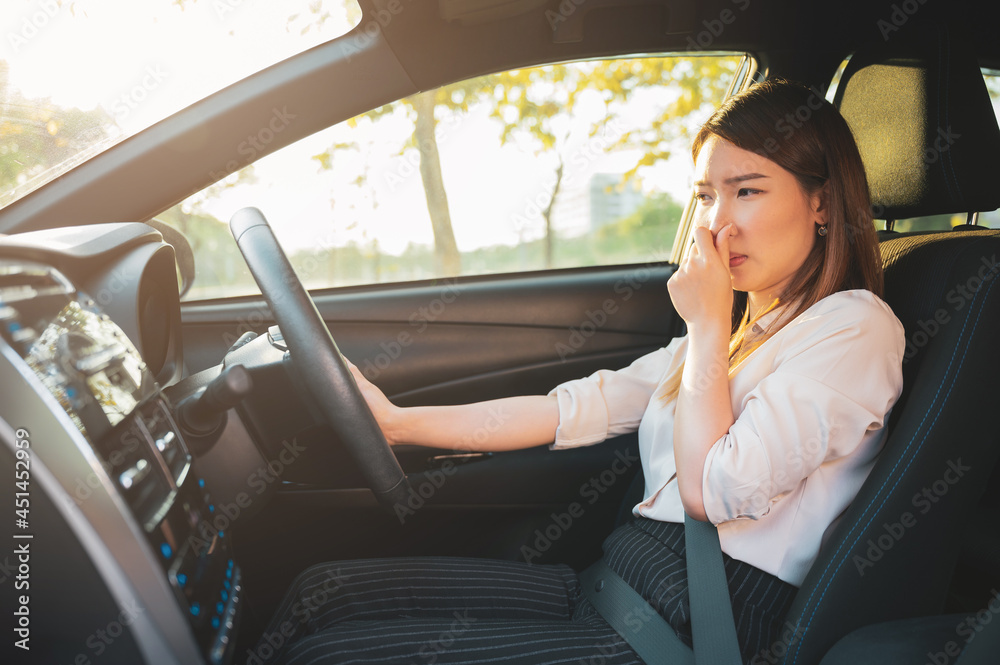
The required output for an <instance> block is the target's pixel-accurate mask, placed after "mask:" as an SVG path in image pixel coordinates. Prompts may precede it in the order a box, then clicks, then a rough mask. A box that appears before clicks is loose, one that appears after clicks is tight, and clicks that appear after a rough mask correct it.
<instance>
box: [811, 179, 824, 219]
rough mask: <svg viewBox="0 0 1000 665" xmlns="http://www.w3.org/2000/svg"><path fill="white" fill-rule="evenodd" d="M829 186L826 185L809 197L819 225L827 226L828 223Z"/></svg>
mask: <svg viewBox="0 0 1000 665" xmlns="http://www.w3.org/2000/svg"><path fill="white" fill-rule="evenodd" d="M828 185H829V183H827V184H824V185H823V186H822V187H820V188H819V189H818V190H816V192H815V193H814V194H812V195H810V197H809V207H810V208H811V209H812V211H813V214H814V215H815V219H816V224H817V225H822V224H826V222H827V219H826V212H827V208H828V205H827V202H828V200H829V196H828V194H827V187H828Z"/></svg>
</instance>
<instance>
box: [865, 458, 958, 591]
mask: <svg viewBox="0 0 1000 665" xmlns="http://www.w3.org/2000/svg"><path fill="white" fill-rule="evenodd" d="M971 470H972V467H970V466H966V465H965V464H963V463H962V459H961V458H958V459H955V460H948V463H947V465H946V468H945V470H944V472H943V473H942V475H941V477H940V478H939V479H937V480H935V481H934V482H933V483H931V485H930V487H924V488H922V489H921V490H920V491H919V492H917V493H916V494H914V495H913V497H912V498H911V500H910V503H911V504H912V505H913V507H914V508H915V509H916V510H917V512H918V513H919V515H926V514H927V513H929V512H930V511H931V510H932V509H933V508H934V506H935V505H936V504H937V503H938V502H940V501H941V499H942V498H943V497H944V496H946V495H947V494H948V492H950V491H951V488H952V487H954V486H955V485H957V484H958V483H959V482H960V481H961V480H962V478H964V477H965V474H966V473H967V472H969V471H971ZM917 523H918V515H917V514H914V513H912V512H910V511H906V512H904V513H902V514H901V515H900V516H899V519H898V520H896V521H889V522H883V523H882V533H880V534H879V535H877V536H876V537H874V538H869V539H868V542H867V548H866V549H865V552H864V556H861V555H860V554H855V555H854V556H853V557H851V560H852V561H853V562H854V566H855V568H857V570H858V575H860V576H861V577H864V576H865V573H866V572H867V571H868V569H869V568H872V567H874V566H875V564H876V563H878V562H879V561H881V560H882V558H883V557H884V556H885V555H886V553H887V552H889V551H890V550H891V549H892V548H893V547H895V546H896V544H897V543H899V542H900V541H902V540H903V538H905V537H906V534H907V532H909V531H910V529H912V528H913V527H915V526H917Z"/></svg>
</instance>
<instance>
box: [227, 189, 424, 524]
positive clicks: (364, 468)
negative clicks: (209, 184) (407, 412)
mask: <svg viewBox="0 0 1000 665" xmlns="http://www.w3.org/2000/svg"><path fill="white" fill-rule="evenodd" d="M229 228H230V231H232V234H233V237H234V238H235V239H236V245H237V246H238V247H239V249H240V252H242V254H243V258H244V260H245V261H246V263H247V267H248V268H249V269H250V274H251V275H253V278H254V280H255V281H256V282H257V285H258V286H259V287H260V290H261V293H262V294H263V295H264V300H265V301H266V302H267V304H268V306H270V308H271V312H272V314H273V315H274V319H275V321H276V322H277V323H278V326H279V327H280V328H281V333H282V335H283V336H284V338H285V343H286V344H287V345H288V350H289V352H290V353H291V366H292V371H294V372H295V373H296V374H297V375H298V376H299V378H300V379H301V380H302V382H303V383H304V384H305V386H306V387H307V388H308V389H309V391H310V393H311V394H312V396H313V399H314V400H315V401H316V403H317V405H318V406H319V409H320V411H321V412H322V413H323V417H324V419H325V420H326V422H327V424H328V425H329V426H330V427H331V429H333V431H334V432H335V433H336V434H337V436H338V438H339V439H340V440H341V441H342V442H343V443H344V445H345V446H347V448H348V451H349V452H350V454H351V456H352V457H353V458H354V460H355V462H357V464H358V466H359V467H360V469H361V473H362V475H364V477H365V482H366V483H367V484H368V487H369V489H371V491H372V492H373V493H374V494H375V497H376V499H378V502H379V503H380V504H381V505H382V506H384V507H387V508H389V509H392V508H393V507H394V506H396V505H404V504H405V502H406V499H407V498H408V497H409V492H410V485H409V482H408V481H407V478H406V474H404V473H403V470H402V468H401V467H400V466H399V461H398V460H397V459H396V456H395V455H394V454H393V452H392V449H391V448H390V447H389V443H388V442H387V441H386V439H385V436H384V435H383V434H382V430H381V428H380V427H379V425H378V422H377V421H376V420H375V416H374V415H372V412H371V409H370V408H368V403H367V402H366V401H365V399H364V397H363V396H362V395H361V391H360V390H359V389H358V384H357V382H356V381H355V380H354V376H353V375H352V374H351V370H350V368H349V367H348V366H347V362H346V361H345V360H344V356H343V355H341V353H340V349H338V348H337V343H336V342H335V341H334V339H333V336H332V335H331V334H330V330H329V328H327V326H326V323H325V322H324V321H323V317H322V316H320V313H319V310H317V309H316V305H315V303H313V300H312V298H311V297H310V296H309V292H308V291H306V289H305V287H304V286H303V285H302V282H301V281H300V280H299V278H298V276H297V275H296V274H295V271H294V270H293V269H292V264H291V262H289V260H288V257H287V256H286V255H285V252H284V251H283V250H282V249H281V245H280V244H278V239H277V238H275V236H274V232H273V231H272V230H271V226H270V225H269V224H268V223H267V220H266V219H265V218H264V214H263V213H262V212H261V211H260V210H258V209H257V208H243V209H242V210H238V211H237V212H236V213H235V214H234V215H233V217H232V219H231V220H230V221H229ZM306 349H308V350H309V351H310V356H309V362H302V361H301V360H300V361H299V362H295V355H296V352H298V353H300V354H302V355H301V356H300V358H305V355H304V352H305V350H306Z"/></svg>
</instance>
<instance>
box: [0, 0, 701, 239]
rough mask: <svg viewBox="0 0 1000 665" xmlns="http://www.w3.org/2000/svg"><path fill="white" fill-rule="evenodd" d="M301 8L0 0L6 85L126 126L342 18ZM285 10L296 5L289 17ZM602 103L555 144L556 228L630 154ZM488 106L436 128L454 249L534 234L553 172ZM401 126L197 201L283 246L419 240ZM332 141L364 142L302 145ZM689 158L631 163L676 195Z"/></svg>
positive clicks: (423, 221) (640, 113)
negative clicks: (255, 212) (619, 148)
mask: <svg viewBox="0 0 1000 665" xmlns="http://www.w3.org/2000/svg"><path fill="white" fill-rule="evenodd" d="M308 5H309V0H285V1H283V2H267V1H265V0H194V1H193V0H186V1H185V4H184V7H183V8H181V7H179V6H178V5H177V3H176V0H142V1H141V2H137V1H136V0H75V1H74V0H62V2H61V3H60V2H58V0H7V2H6V3H5V12H4V16H3V17H2V18H0V35H2V36H3V38H2V42H0V58H2V59H4V60H6V61H7V62H8V63H9V64H10V79H11V83H12V85H13V86H15V87H17V88H19V89H20V90H21V92H22V93H23V94H24V95H25V96H28V97H49V98H51V99H52V101H53V102H55V103H56V104H58V105H61V106H72V107H77V108H80V109H83V110H89V109H93V108H96V107H101V108H103V109H104V110H105V111H106V112H107V113H108V114H109V115H110V116H111V117H113V118H114V119H115V121H116V123H117V124H118V125H119V127H120V128H121V130H122V132H123V135H129V134H131V133H134V132H135V131H138V130H139V129H142V128H144V127H146V126H148V125H149V124H152V123H153V122H155V121H157V120H159V119H161V118H163V117H166V116H167V115H169V114H171V113H173V112H175V111H177V110H180V109H182V108H184V107H185V106H187V105H189V104H191V103H193V102H195V101H197V100H198V99H201V98H202V97H204V96H206V95H208V94H211V93H212V92H214V91H216V90H218V89H220V88H222V87H224V86H226V85H228V84H231V83H233V82H235V81H237V80H239V79H241V78H243V77H245V76H248V75H250V74H252V73H253V72H255V71H258V70H260V69H262V68H264V67H266V66H268V65H270V64H273V63H275V62H278V61H280V60H282V59H284V58H287V57H289V56H291V55H293V54H295V53H298V52H301V51H303V50H306V49H308V48H310V47H312V46H315V45H317V44H319V43H322V42H325V41H327V40H329V39H332V38H333V37H335V36H337V35H339V34H342V33H343V32H345V31H347V30H348V29H349V28H350V27H351V25H352V24H351V23H350V22H349V20H348V17H347V16H346V13H345V11H344V10H343V0H323V5H322V8H323V10H324V11H329V13H330V15H331V18H330V19H329V20H328V21H326V22H324V23H323V24H322V25H321V26H319V27H316V26H315V21H314V20H313V19H314V15H312V14H310V13H309V11H308ZM293 15H297V18H295V19H293V20H291V21H290V20H289V17H290V16H293ZM655 101H657V100H655V99H650V100H649V103H648V104H645V103H640V104H637V105H635V106H634V108H632V109H631V110H630V111H629V112H628V113H626V114H625V116H624V118H623V121H622V122H623V123H624V124H625V126H624V127H622V126H621V125H619V126H618V127H617V128H612V133H614V132H617V131H627V130H628V129H630V128H632V127H634V126H638V125H640V124H641V123H642V122H643V118H644V117H648V116H649V114H650V113H651V108H652V107H651V104H652V103H653V102H655ZM659 101H661V102H662V99H660V100H659ZM602 108H603V106H602V105H600V104H599V103H596V102H595V103H594V104H592V105H590V106H589V107H588V105H587V104H582V105H581V106H580V107H578V112H577V117H575V118H574V119H573V120H572V121H571V120H569V119H567V120H566V123H567V125H566V126H567V128H568V129H571V130H572V131H570V132H569V133H568V136H569V139H568V140H567V141H566V142H565V143H564V144H562V145H561V148H560V149H561V150H562V153H563V156H564V158H565V160H566V163H567V177H566V178H565V179H564V182H563V185H564V186H563V188H562V192H561V195H560V198H559V199H558V203H557V206H556V213H555V222H556V225H557V228H561V229H562V230H563V231H564V232H566V233H575V232H577V231H579V230H580V228H579V227H580V226H581V218H580V215H579V214H578V213H577V211H578V210H579V203H580V201H581V200H582V198H584V197H585V196H586V186H587V183H588V181H589V178H590V176H591V175H592V174H593V173H599V172H600V173H622V172H624V171H626V170H628V169H629V168H630V167H631V166H632V165H633V164H634V163H635V160H636V159H637V158H638V154H637V153H635V152H620V153H618V154H615V155H605V154H604V150H603V145H604V143H603V142H602V137H589V136H588V131H587V130H588V128H589V125H588V123H590V122H592V120H593V118H595V117H597V114H599V113H601V112H602ZM485 115H486V114H485V112H483V111H479V110H475V109H474V110H473V111H472V112H470V113H469V114H468V115H466V116H465V117H463V118H462V119H460V120H457V121H454V122H448V123H447V124H444V125H442V126H441V131H440V132H439V138H440V146H439V147H440V150H441V155H442V157H441V161H442V169H443V176H444V179H445V185H446V190H447V192H448V196H449V206H450V209H451V215H452V223H453V228H454V229H455V234H456V240H457V242H458V245H459V248H460V250H468V249H472V248H474V247H480V246H484V245H491V244H496V243H505V244H512V243H514V242H516V241H518V240H519V239H529V238H534V237H539V236H540V235H541V228H542V227H541V225H542V221H541V217H540V216H539V215H538V214H537V211H538V208H539V207H541V206H543V205H544V204H545V203H546V202H547V197H548V194H549V192H550V191H551V183H552V181H553V173H554V171H555V165H556V162H555V158H554V156H553V155H551V154H550V155H541V156H538V155H536V154H535V153H534V151H533V150H532V149H531V148H530V146H527V147H525V146H522V147H524V148H525V149H522V150H518V149H517V146H509V147H507V148H504V149H498V147H497V145H496V144H497V141H496V137H497V135H498V127H497V125H496V123H495V121H492V120H489V119H487V118H486V117H485ZM410 131H412V124H411V122H410V121H409V120H408V119H406V118H403V117H400V118H394V119H390V120H388V121H383V122H380V123H379V124H378V126H377V127H372V128H369V131H358V130H348V129H347V128H345V127H344V126H338V127H334V128H331V129H329V130H327V131H325V132H321V133H319V134H316V135H314V136H312V137H309V138H307V139H305V140H303V141H300V142H299V143H298V144H296V145H293V146H289V147H288V148H286V149H284V150H282V151H279V152H278V153H275V154H273V155H271V156H269V157H266V158H264V159H262V160H260V161H258V162H257V163H256V164H255V165H254V170H255V174H256V182H255V183H253V184H249V185H241V186H238V187H234V188H232V189H231V190H227V191H226V192H224V193H223V194H222V195H221V196H219V197H217V198H216V199H214V200H211V201H204V202H203V204H202V209H204V210H207V211H208V212H210V213H211V214H213V215H214V216H216V217H217V218H218V219H220V220H222V221H228V219H229V217H230V216H231V215H232V214H233V212H235V211H236V210H238V209H239V208H241V207H244V206H247V205H254V206H257V207H259V208H261V209H262V210H263V211H264V212H265V214H266V215H268V217H269V219H270V220H271V222H272V225H273V226H274V228H275V231H276V233H277V234H278V237H279V239H281V241H282V242H283V244H285V246H286V249H289V250H295V249H303V248H307V247H315V246H317V245H323V244H342V243H343V242H346V241H347V240H354V241H356V242H357V241H362V242H370V241H372V240H373V239H377V240H378V242H379V246H380V249H381V250H382V251H384V252H390V253H398V252H401V251H402V250H403V249H404V248H405V246H406V244H407V243H408V242H411V241H412V242H422V243H431V242H432V235H431V228H430V221H429V216H428V214H427V209H426V202H425V199H424V191H423V187H422V183H421V180H420V176H419V171H418V169H417V168H416V153H415V151H410V152H407V153H404V154H402V155H400V154H399V148H400V145H402V143H403V141H404V140H405V138H406V136H407V135H408V133H409V132H410ZM611 138H614V136H610V137H608V139H611ZM343 140H353V141H357V142H358V144H359V145H361V146H362V147H363V150H360V151H356V152H354V153H348V154H345V155H340V154H338V156H337V162H336V164H335V167H334V169H333V170H332V171H326V172H324V171H321V170H320V169H319V164H318V162H316V161H315V160H313V159H312V156H313V155H316V154H318V153H320V152H323V151H324V150H325V149H326V148H327V147H328V146H329V145H330V144H331V143H332V142H334V141H343ZM484 155H488V156H489V157H488V158H484ZM365 168H367V169H368V171H369V184H370V185H371V187H370V189H369V190H368V191H367V192H366V193H362V192H361V191H359V190H358V189H357V188H355V187H352V186H351V185H350V184H349V183H350V181H351V180H353V178H355V177H356V175H357V173H358V172H359V170H361V169H365ZM690 171H691V163H690V157H689V156H688V154H687V151H686V149H683V150H680V151H678V155H677V156H676V158H673V159H671V160H668V161H667V162H666V163H663V164H661V165H659V166H658V167H657V168H655V169H650V170H647V171H645V172H643V173H642V175H643V177H644V186H645V187H646V188H647V189H650V190H657V191H667V192H669V193H670V194H671V195H673V196H674V197H675V198H677V199H678V200H681V201H683V200H684V199H685V197H686V196H688V193H689V191H690ZM187 207H188V208H190V203H188V204H187ZM529 218H530V219H531V220H532V222H531V223H527V224H526V223H525V222H524V220H525V219H529ZM349 227H350V228H349Z"/></svg>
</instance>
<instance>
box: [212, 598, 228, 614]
mask: <svg viewBox="0 0 1000 665" xmlns="http://www.w3.org/2000/svg"><path fill="white" fill-rule="evenodd" d="M225 609H226V604H225V603H223V602H221V601H220V602H218V603H216V604H215V611H216V612H217V613H219V614H222V612H223V611H224V610H225Z"/></svg>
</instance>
